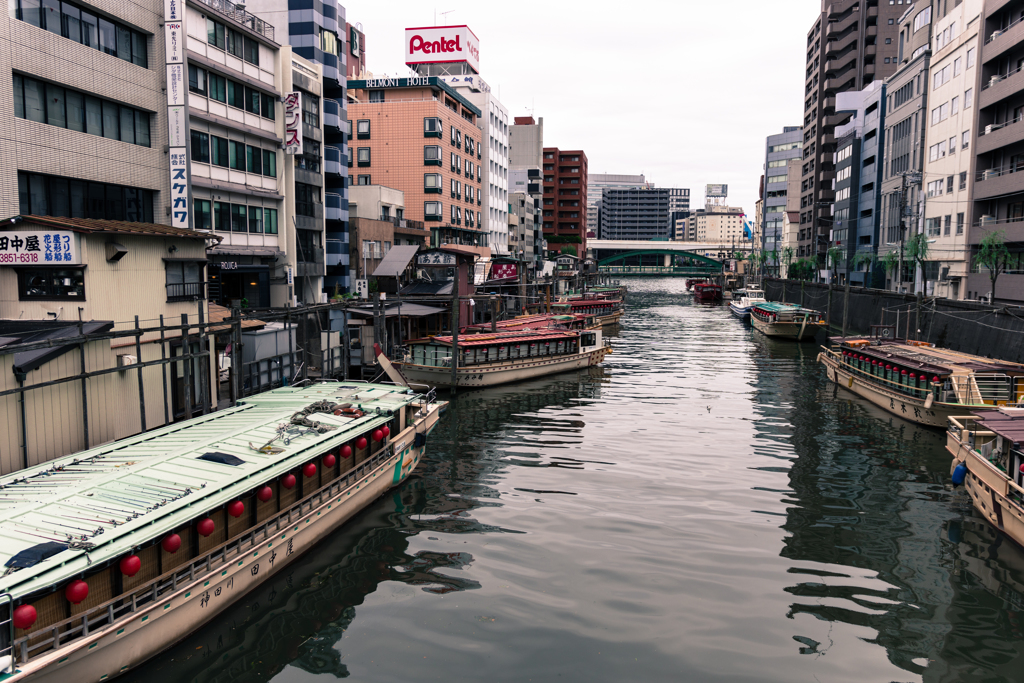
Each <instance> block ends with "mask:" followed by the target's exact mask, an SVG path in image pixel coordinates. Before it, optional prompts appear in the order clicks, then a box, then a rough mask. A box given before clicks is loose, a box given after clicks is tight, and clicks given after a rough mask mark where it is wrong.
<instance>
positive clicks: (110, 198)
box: [104, 185, 125, 220]
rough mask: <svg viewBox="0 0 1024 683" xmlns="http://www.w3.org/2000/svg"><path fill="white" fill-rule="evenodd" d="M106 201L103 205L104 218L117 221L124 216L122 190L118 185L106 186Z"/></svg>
mask: <svg viewBox="0 0 1024 683" xmlns="http://www.w3.org/2000/svg"><path fill="white" fill-rule="evenodd" d="M104 189H105V190H106V201H105V203H104V211H105V218H107V219H108V220H119V219H120V218H121V217H122V216H124V189H125V188H123V187H121V186H120V185H106V186H104Z"/></svg>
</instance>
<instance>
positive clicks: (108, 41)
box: [99, 19, 117, 57]
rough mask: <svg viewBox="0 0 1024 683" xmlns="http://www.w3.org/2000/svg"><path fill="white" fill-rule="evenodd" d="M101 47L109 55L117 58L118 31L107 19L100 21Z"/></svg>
mask: <svg viewBox="0 0 1024 683" xmlns="http://www.w3.org/2000/svg"><path fill="white" fill-rule="evenodd" d="M99 22H100V47H99V49H100V50H102V51H103V52H106V53H107V54H108V55H114V56H115V57H116V56H117V29H116V28H115V27H114V24H113V23H111V22H109V21H107V20H106V19H100V20H99Z"/></svg>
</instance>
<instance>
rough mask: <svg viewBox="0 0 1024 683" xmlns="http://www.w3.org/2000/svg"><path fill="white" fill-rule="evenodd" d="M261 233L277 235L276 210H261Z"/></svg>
mask: <svg viewBox="0 0 1024 683" xmlns="http://www.w3.org/2000/svg"><path fill="white" fill-rule="evenodd" d="M263 232H264V233H266V234H267V235H276V234H277V209H263Z"/></svg>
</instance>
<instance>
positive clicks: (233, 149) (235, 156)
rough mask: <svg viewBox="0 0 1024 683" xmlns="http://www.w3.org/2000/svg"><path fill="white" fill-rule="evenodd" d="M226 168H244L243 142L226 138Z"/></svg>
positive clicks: (241, 169)
mask: <svg viewBox="0 0 1024 683" xmlns="http://www.w3.org/2000/svg"><path fill="white" fill-rule="evenodd" d="M228 168H232V169H234V170H236V171H244V170H245V143H244V142H238V141H236V140H228Z"/></svg>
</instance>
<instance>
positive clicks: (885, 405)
mask: <svg viewBox="0 0 1024 683" xmlns="http://www.w3.org/2000/svg"><path fill="white" fill-rule="evenodd" d="M818 357H819V359H820V360H821V363H822V365H824V366H825V374H826V375H827V376H828V378H829V380H830V381H832V382H835V383H836V384H838V385H839V386H841V387H843V388H844V389H848V390H850V391H852V392H853V393H855V394H857V395H858V396H860V397H861V398H866V399H867V400H869V401H871V402H872V403H874V404H875V405H876V406H878V407H879V408H882V409H883V410H886V411H888V412H890V413H892V414H893V415H896V416H898V417H902V418H903V419H905V420H909V421H910V422H915V423H917V424H920V425H925V426H927V427H938V428H940V429H945V428H946V424H947V421H948V419H949V418H950V417H952V416H953V415H960V414H963V412H964V410H968V409H969V408H967V407H965V406H962V405H960V404H958V403H957V404H953V403H939V402H937V401H936V402H934V403H932V405H931V406H930V407H928V408H925V399H923V398H917V397H914V396H908V395H907V394H904V393H902V392H899V391H895V390H893V389H888V388H886V387H884V386H881V385H878V384H874V383H872V382H870V381H868V380H866V379H863V378H861V377H858V376H857V375H856V374H855V373H853V372H850V371H849V370H848V369H846V368H843V367H842V366H841V365H840V364H839V363H837V362H836V361H835V359H833V358H832V357H830V356H829V355H827V354H825V353H822V354H821V355H819V356H818Z"/></svg>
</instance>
